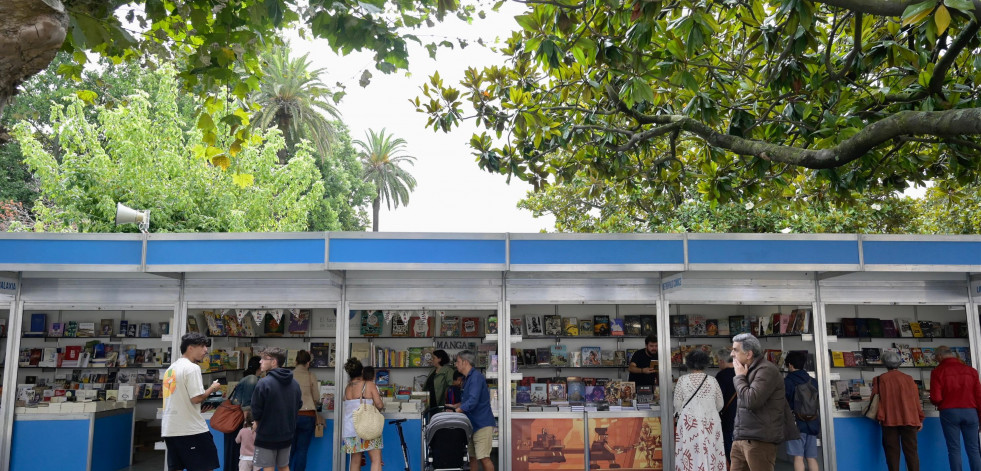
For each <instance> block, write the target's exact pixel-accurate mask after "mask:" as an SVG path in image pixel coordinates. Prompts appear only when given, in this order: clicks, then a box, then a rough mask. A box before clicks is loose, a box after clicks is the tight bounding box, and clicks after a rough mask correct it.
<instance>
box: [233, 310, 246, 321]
mask: <svg viewBox="0 0 981 471" xmlns="http://www.w3.org/2000/svg"><path fill="white" fill-rule="evenodd" d="M248 313H249V310H248V309H236V310H235V317H237V318H238V322H239V323H242V319H245V315H246V314H248Z"/></svg>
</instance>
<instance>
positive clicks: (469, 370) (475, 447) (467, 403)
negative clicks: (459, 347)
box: [453, 350, 495, 471]
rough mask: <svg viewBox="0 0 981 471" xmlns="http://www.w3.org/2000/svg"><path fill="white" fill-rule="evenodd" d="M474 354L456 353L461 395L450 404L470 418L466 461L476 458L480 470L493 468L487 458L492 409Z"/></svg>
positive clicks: (468, 351)
mask: <svg viewBox="0 0 981 471" xmlns="http://www.w3.org/2000/svg"><path fill="white" fill-rule="evenodd" d="M475 359H476V358H475V357H474V354H473V352H471V351H470V350H463V351H461V352H460V353H457V354H456V369H457V370H458V371H459V372H460V373H462V374H463V376H464V379H463V398H462V400H461V401H460V403H459V404H455V405H453V407H454V408H455V410H456V411H457V412H463V413H464V414H466V415H467V418H468V419H470V426H471V428H472V429H473V435H472V436H471V437H470V450H469V451H470V462H471V463H477V462H478V461H479V462H480V466H481V468H482V469H483V470H484V471H494V462H493V461H491V458H490V454H491V445H492V443H493V440H494V424H495V421H494V413H493V412H492V411H491V405H490V389H488V388H487V380H486V379H484V375H483V374H481V373H480V371H479V370H478V369H477V368H474V361H475Z"/></svg>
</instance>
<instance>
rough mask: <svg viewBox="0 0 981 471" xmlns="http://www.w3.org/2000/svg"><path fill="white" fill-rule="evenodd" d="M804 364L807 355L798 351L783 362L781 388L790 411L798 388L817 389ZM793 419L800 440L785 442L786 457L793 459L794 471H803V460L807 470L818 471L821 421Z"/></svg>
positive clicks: (793, 405) (792, 352) (790, 353)
mask: <svg viewBox="0 0 981 471" xmlns="http://www.w3.org/2000/svg"><path fill="white" fill-rule="evenodd" d="M806 362H807V353H805V352H803V351H800V350H794V351H791V352H789V353H788V354H787V358H786V359H785V360H784V365H786V367H787V370H788V371H789V373H787V377H786V378H784V379H783V388H784V391H786V393H785V395H786V398H787V403H788V404H790V409H791V410H793V409H794V407H795V406H796V403H795V402H794V394H795V393H796V392H797V387H798V386H800V385H802V384H805V383H811V384H812V385H813V386H814V388H815V389H816V388H817V387H818V384H817V380H816V379H814V378H812V377H811V375H809V374H807V371H805V370H804V363H806ZM795 419H796V422H797V430H798V431H799V432H800V438H798V439H796V440H789V441H787V442H785V443H786V444H787V456H792V457H794V471H804V462H805V460H806V461H807V469H808V470H810V471H818V461H817V440H818V436H819V435H820V433H821V426H820V422H821V421H820V420H817V419H814V420H801V418H800V417H795Z"/></svg>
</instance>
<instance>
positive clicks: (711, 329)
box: [651, 319, 719, 394]
mask: <svg viewBox="0 0 981 471" xmlns="http://www.w3.org/2000/svg"><path fill="white" fill-rule="evenodd" d="M705 335H708V336H711V337H715V336H718V335H719V320H718V319H705ZM651 393H652V394H653V391H652V392H651Z"/></svg>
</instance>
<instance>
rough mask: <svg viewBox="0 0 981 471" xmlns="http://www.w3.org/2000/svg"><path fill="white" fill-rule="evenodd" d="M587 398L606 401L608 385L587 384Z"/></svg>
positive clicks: (588, 399) (591, 400)
mask: <svg viewBox="0 0 981 471" xmlns="http://www.w3.org/2000/svg"><path fill="white" fill-rule="evenodd" d="M586 400H587V401H589V402H606V386H586Z"/></svg>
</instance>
